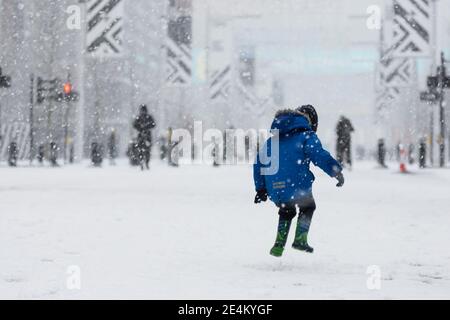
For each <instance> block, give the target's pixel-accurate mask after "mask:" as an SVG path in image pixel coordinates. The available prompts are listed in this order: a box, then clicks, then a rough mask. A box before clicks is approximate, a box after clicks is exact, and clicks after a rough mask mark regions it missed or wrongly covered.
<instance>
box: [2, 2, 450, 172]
mask: <svg viewBox="0 0 450 320" xmlns="http://www.w3.org/2000/svg"><path fill="white" fill-rule="evenodd" d="M441 53H443V54H444V59H450V1H446V0H440V1H425V0H423V1H412V0H395V1H394V0H384V1H383V0H358V1H354V0H341V1H335V0H251V1H250V0H227V1H221V0H152V1H148V0H133V1H130V0H85V1H76V0H21V1H12V0H0V67H1V70H2V76H3V78H4V79H5V81H3V82H4V84H3V86H2V87H1V88H0V131H1V137H2V140H1V153H0V156H1V158H2V159H6V158H7V157H8V147H9V145H10V143H11V142H12V141H14V142H16V143H17V148H18V150H19V151H18V153H19V157H20V158H22V159H27V158H33V157H35V156H36V155H37V154H38V153H39V152H38V150H39V147H40V146H43V147H44V148H47V146H49V145H50V143H51V142H54V143H55V144H56V145H57V146H58V148H59V149H61V153H63V154H64V156H66V155H67V153H71V154H72V157H73V158H74V159H75V161H76V160H77V159H78V160H79V159H81V158H82V157H86V156H88V155H89V154H90V153H91V151H92V150H91V148H92V143H93V142H95V143H99V144H106V143H107V141H108V139H109V137H110V135H111V132H115V134H116V139H117V150H118V153H119V155H120V156H125V153H126V150H127V147H128V145H129V143H130V141H132V139H133V138H135V137H136V135H137V133H136V131H135V129H134V128H133V125H132V123H133V119H134V118H135V117H136V115H137V113H138V109H139V106H140V105H142V104H145V105H147V107H148V110H149V112H150V113H151V114H152V115H153V117H154V119H155V124H156V128H155V130H156V135H157V136H165V135H166V134H167V130H168V128H187V129H190V130H192V126H193V122H194V121H203V125H204V127H205V128H219V129H221V130H224V129H227V128H243V129H246V128H255V129H258V128H266V127H268V126H269V125H270V122H271V119H272V118H273V116H274V113H275V111H276V110H278V109H280V108H287V107H290V108H293V107H296V106H299V105H302V104H313V105H314V106H315V107H316V108H317V110H318V112H319V117H320V125H319V135H320V136H321V137H322V140H323V142H324V144H325V145H326V146H327V147H328V148H330V149H333V148H334V147H335V144H336V138H335V130H336V123H337V122H338V119H339V117H340V116H341V115H345V116H347V117H348V118H349V119H350V120H351V121H352V123H353V127H354V128H355V131H354V135H353V143H354V148H353V151H352V152H353V153H354V154H355V156H356V157H358V158H361V159H364V158H370V157H373V156H374V155H375V153H376V152H377V143H378V142H379V139H384V142H385V144H386V146H387V149H388V153H389V152H391V151H392V153H394V150H396V148H397V147H398V144H405V145H409V144H413V145H414V144H418V143H419V142H420V141H425V142H426V144H427V151H426V152H427V159H428V161H433V163H435V164H436V165H437V164H438V163H439V161H438V159H439V156H441V157H442V155H444V156H445V158H447V157H448V148H447V149H444V150H442V149H443V148H445V144H448V136H449V135H448V127H447V126H443V125H442V126H441V123H442V122H443V121H444V120H445V119H446V120H447V121H448V119H449V118H450V117H449V112H444V111H445V108H446V102H445V101H446V100H448V98H449V94H448V90H442V92H443V95H444V96H443V97H440V96H439V94H435V93H436V92H438V91H439V88H440V83H441V82H439V83H437V84H436V85H434V86H433V85H431V84H430V83H429V82H428V81H427V80H428V77H429V76H433V75H435V76H436V77H438V75H439V73H438V71H437V68H438V67H439V66H440V65H441ZM444 65H445V64H444ZM6 80H8V81H6ZM442 83H444V82H442ZM442 86H443V87H445V85H442ZM438 93H439V92H438ZM421 94H422V95H421ZM49 148H50V150H51V147H49ZM439 151H441V154H439ZM444 161H446V159H445V160H444Z"/></svg>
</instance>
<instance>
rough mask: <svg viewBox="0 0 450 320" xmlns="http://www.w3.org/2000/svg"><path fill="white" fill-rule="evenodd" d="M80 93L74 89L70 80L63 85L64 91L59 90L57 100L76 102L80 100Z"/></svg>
mask: <svg viewBox="0 0 450 320" xmlns="http://www.w3.org/2000/svg"><path fill="white" fill-rule="evenodd" d="M78 97H79V94H78V92H76V91H73V87H72V84H71V83H70V82H65V83H64V84H63V87H62V91H61V92H58V94H57V95H56V100H57V101H65V102H74V101H78Z"/></svg>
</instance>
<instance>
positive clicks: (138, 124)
mask: <svg viewBox="0 0 450 320" xmlns="http://www.w3.org/2000/svg"><path fill="white" fill-rule="evenodd" d="M155 126H156V124H155V120H154V119H153V117H152V116H151V115H150V114H149V113H148V109H147V106H146V105H145V104H143V105H141V106H140V108H139V115H138V116H137V117H136V119H135V120H134V123H133V127H134V128H135V129H136V130H137V132H138V141H137V142H138V145H139V154H140V156H139V157H140V161H141V168H142V170H143V169H144V165H145V167H146V168H147V169H149V168H150V166H149V164H150V158H151V148H152V129H153V128H155Z"/></svg>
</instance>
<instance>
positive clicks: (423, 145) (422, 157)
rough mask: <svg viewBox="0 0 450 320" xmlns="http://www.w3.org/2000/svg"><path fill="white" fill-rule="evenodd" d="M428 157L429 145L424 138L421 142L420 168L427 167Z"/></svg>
mask: <svg viewBox="0 0 450 320" xmlns="http://www.w3.org/2000/svg"><path fill="white" fill-rule="evenodd" d="M426 156H427V144H426V142H425V139H424V138H422V139H420V141H419V167H420V168H422V169H423V168H425V167H426Z"/></svg>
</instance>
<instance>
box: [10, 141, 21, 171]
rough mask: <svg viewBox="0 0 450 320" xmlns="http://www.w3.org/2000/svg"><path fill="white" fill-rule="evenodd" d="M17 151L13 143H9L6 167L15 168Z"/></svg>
mask: <svg viewBox="0 0 450 320" xmlns="http://www.w3.org/2000/svg"><path fill="white" fill-rule="evenodd" d="M18 152H19V150H18V148H17V143H16V142H15V141H13V142H11V143H10V144H9V146H8V165H9V166H10V167H17V154H18Z"/></svg>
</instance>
